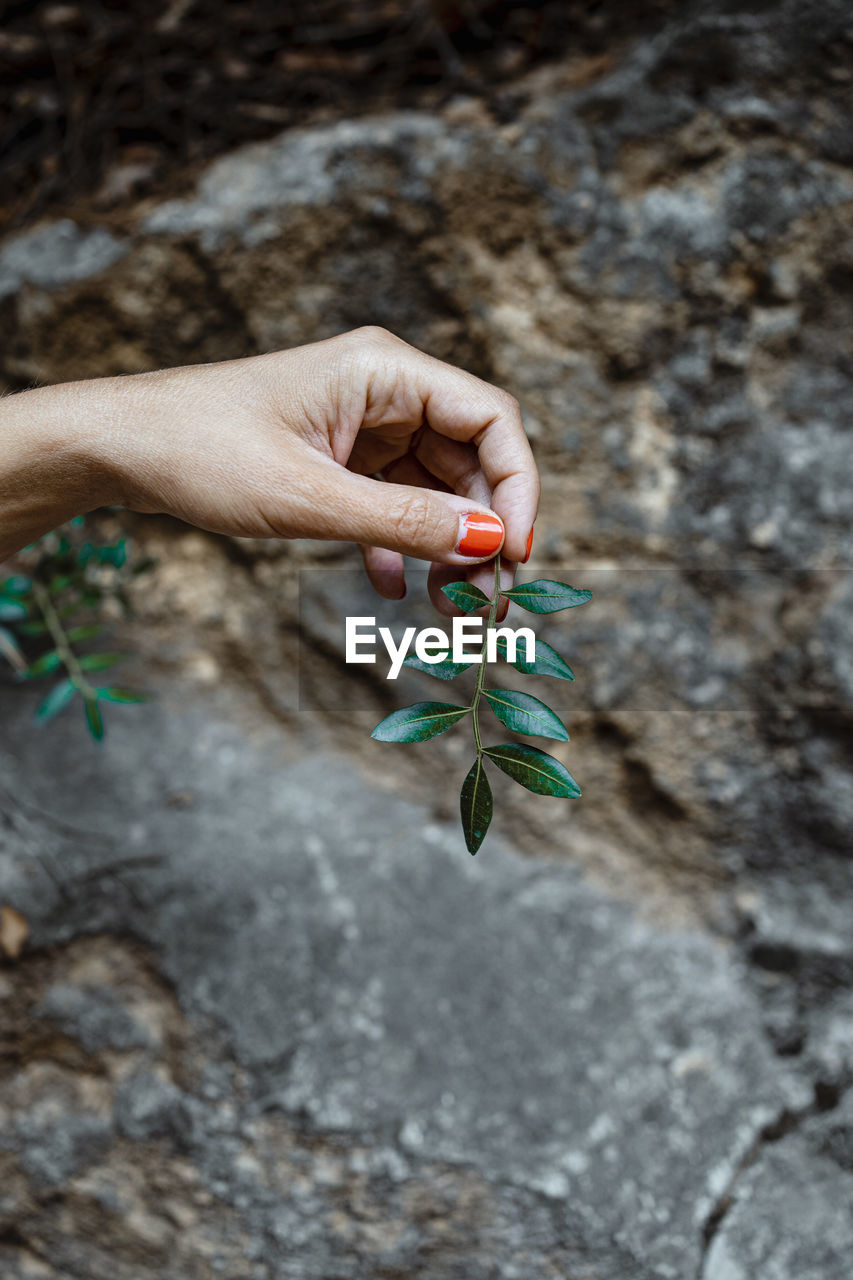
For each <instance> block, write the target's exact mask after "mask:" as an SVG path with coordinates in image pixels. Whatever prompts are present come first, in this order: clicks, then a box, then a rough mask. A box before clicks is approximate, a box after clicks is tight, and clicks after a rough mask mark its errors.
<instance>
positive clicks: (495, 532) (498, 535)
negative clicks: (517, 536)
mask: <svg viewBox="0 0 853 1280" xmlns="http://www.w3.org/2000/svg"><path fill="white" fill-rule="evenodd" d="M503 540H504V527H503V525H502V524H501V522H500V520H499V519H498V518H497V516H487V515H481V514H480V512H479V511H477V512H474V511H472V512H471V513H470V515H467V516H463V517H462V520H461V537H460V539H459V544H458V546H457V548H456V550H457V551H458V552H459V554H460V556H491V555H494V553H495V552H496V551H497V549H498V547H499V546H500V545H501V543H502V542H503Z"/></svg>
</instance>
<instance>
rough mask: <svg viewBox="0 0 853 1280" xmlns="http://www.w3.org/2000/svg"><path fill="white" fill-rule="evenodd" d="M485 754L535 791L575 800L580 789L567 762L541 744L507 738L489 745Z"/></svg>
mask: <svg viewBox="0 0 853 1280" xmlns="http://www.w3.org/2000/svg"><path fill="white" fill-rule="evenodd" d="M485 754H486V755H487V756H488V757H489V759H490V760H494V762H495V764H496V765H497V766H498V768H499V769H503V771H504V773H506V774H509V776H510V777H511V778H514V779H515V781H516V782H520V783H521V785H522V786H523V787H527V790H528V791H536V792H537V793H538V794H539V795H542V796H564V797H566V798H568V799H570V800H576V799H577V797H578V796H579V795H580V793H581V789H580V787H579V786H578V784H577V783H576V782H575V780H574V778H573V777H572V775H571V774H570V773H569V771H568V769H567V768H566V767H565V765H562V764H560V762H559V760H555V759H554V757H553V756H549V755H548V754H547V753H546V752H545V751H540V750H539V749H538V747H528V746H525V745H523V744H521V743H518V744H516V743H511V742H505V743H501V745H500V746H498V747H486V749H485Z"/></svg>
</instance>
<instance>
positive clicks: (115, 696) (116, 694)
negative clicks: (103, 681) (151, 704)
mask: <svg viewBox="0 0 853 1280" xmlns="http://www.w3.org/2000/svg"><path fill="white" fill-rule="evenodd" d="M98 697H99V698H103V699H105V700H106V701H107V702H147V701H148V694H147V693H138V692H137V691H136V690H135V689H116V688H112V687H111V688H109V689H99V690H98Z"/></svg>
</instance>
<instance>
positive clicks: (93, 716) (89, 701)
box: [85, 698, 104, 742]
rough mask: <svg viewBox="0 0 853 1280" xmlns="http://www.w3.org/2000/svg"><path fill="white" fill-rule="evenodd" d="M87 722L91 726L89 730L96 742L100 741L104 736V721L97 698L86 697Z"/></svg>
mask: <svg viewBox="0 0 853 1280" xmlns="http://www.w3.org/2000/svg"><path fill="white" fill-rule="evenodd" d="M85 707H86V723H87V725H88V726H89V732H90V733H91V735H92V737H93V738H94V739H95V741H96V742H100V741H101V738H103V736H104V721H103V718H102V716H101V708H100V707H99V706H98V699H97V698H86V699H85Z"/></svg>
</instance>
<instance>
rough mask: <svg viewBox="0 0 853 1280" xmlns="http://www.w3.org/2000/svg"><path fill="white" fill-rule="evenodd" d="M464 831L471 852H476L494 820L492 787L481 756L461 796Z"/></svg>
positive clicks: (472, 769) (468, 775)
mask: <svg viewBox="0 0 853 1280" xmlns="http://www.w3.org/2000/svg"><path fill="white" fill-rule="evenodd" d="M459 807H460V810H461V813H462V831H463V833H464V835H465V844H466V846H467V848H468V852H469V853H476V852H477V850H478V849H479V847H480V845H481V844H482V843H483V840H484V839H485V836H486V832H487V831H488V829H489V823H490V822H491V820H492V788H491V787H490V786H489V779H488V778H487V777H486V770H485V769H484V768H483V761H482V759H481V757H479V756H478V757H477V759H476V760H475V761H474V763H473V764H472V765H471V768H470V769H469V771H468V773H467V775H466V777H465V781H464V782H463V783H462V792H461V794H460V796H459Z"/></svg>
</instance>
